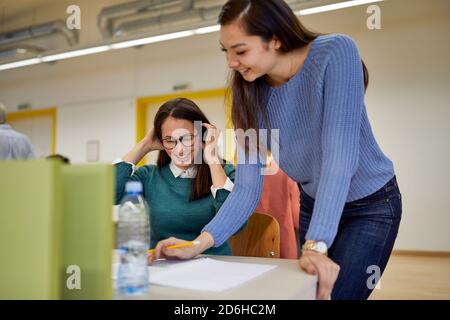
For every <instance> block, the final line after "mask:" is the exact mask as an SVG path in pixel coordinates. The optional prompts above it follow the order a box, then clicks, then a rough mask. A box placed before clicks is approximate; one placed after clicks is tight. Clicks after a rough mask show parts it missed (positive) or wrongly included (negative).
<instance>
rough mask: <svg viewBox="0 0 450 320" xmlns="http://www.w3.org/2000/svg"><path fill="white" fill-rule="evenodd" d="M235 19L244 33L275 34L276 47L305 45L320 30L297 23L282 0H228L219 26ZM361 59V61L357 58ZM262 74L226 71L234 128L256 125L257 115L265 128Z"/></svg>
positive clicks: (284, 49) (266, 37) (366, 80)
mask: <svg viewBox="0 0 450 320" xmlns="http://www.w3.org/2000/svg"><path fill="white" fill-rule="evenodd" d="M235 21H237V22H239V23H240V24H241V25H242V27H243V28H244V30H245V31H246V32H247V34H248V35H251V36H259V37H261V38H262V39H263V41H265V42H270V41H271V40H272V39H273V38H274V37H276V38H277V39H278V40H279V41H280V43H281V48H280V50H281V51H282V52H284V53H287V52H291V51H293V50H295V49H300V48H303V47H305V46H307V45H308V44H309V43H310V42H312V41H313V40H314V39H315V38H317V37H318V36H319V35H320V34H319V33H314V32H312V31H310V30H308V29H307V28H306V27H305V26H303V25H302V24H301V22H300V21H299V19H298V18H297V16H296V15H295V14H294V12H293V11H292V9H291V8H290V7H289V5H288V4H287V3H286V2H284V1H283V0H228V1H227V2H226V3H225V4H224V5H223V7H222V10H221V12H220V15H219V20H218V22H219V24H220V25H221V26H224V25H228V24H231V23H233V22H235ZM361 62H362V61H361ZM362 66H363V71H364V87H365V88H367V86H368V84H369V73H368V70H367V68H366V66H365V64H364V62H362ZM264 82H265V80H264V79H263V77H260V78H258V79H256V80H255V81H254V82H247V81H245V79H244V78H243V77H242V75H241V74H240V73H239V72H237V71H232V72H231V74H230V88H229V90H231V95H232V111H231V118H232V121H233V125H234V128H235V129H243V130H244V131H245V130H248V129H255V130H257V129H258V118H257V115H261V117H262V119H261V120H262V121H263V123H264V125H265V127H266V128H268V122H267V115H266V112H265V103H266V101H265V98H266V97H265V90H264Z"/></svg>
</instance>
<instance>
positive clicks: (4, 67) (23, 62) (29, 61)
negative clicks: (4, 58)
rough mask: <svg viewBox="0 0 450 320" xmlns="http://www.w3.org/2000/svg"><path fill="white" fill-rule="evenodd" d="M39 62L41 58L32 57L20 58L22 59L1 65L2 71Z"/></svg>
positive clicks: (0, 69)
mask: <svg viewBox="0 0 450 320" xmlns="http://www.w3.org/2000/svg"><path fill="white" fill-rule="evenodd" d="M38 63H41V59H40V58H32V59H26V60H20V61H16V62H11V63H5V64H1V65H0V71H2V70H8V69H14V68H20V67H25V66H30V65H32V64H38Z"/></svg>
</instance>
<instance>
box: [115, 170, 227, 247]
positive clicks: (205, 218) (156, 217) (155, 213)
mask: <svg viewBox="0 0 450 320" xmlns="http://www.w3.org/2000/svg"><path fill="white" fill-rule="evenodd" d="M115 167H116V199H115V202H116V204H118V203H119V202H120V200H121V199H122V197H123V196H124V194H125V184H126V183H127V181H140V182H142V185H143V191H144V197H145V199H146V200H147V202H148V204H149V207H150V226H151V242H150V247H151V248H154V247H155V246H156V243H157V242H158V241H160V240H163V239H166V238H169V237H175V238H179V239H183V240H188V241H190V240H194V239H195V238H196V237H197V236H198V235H199V234H200V233H201V231H202V229H203V227H204V226H205V225H207V224H208V223H209V222H210V221H211V220H212V219H213V218H214V216H215V215H216V213H217V211H219V209H220V207H221V206H222V204H223V203H224V201H225V199H226V198H227V197H228V195H229V194H230V192H229V191H227V190H225V189H219V190H217V193H216V198H214V197H213V196H212V194H209V195H208V196H205V197H203V198H201V199H198V200H195V201H189V199H190V196H191V183H192V179H189V178H175V177H174V176H173V174H172V171H171V170H170V168H169V165H166V166H164V167H162V168H158V167H157V166H155V165H146V166H143V167H141V168H139V169H138V170H136V171H135V173H134V174H133V175H131V173H132V166H131V165H130V164H128V163H125V162H121V163H118V164H116V165H115ZM224 170H225V174H226V175H227V176H228V178H230V180H231V181H233V182H234V173H235V169H234V167H233V166H232V165H229V164H226V165H225V166H224ZM204 253H205V254H215V255H231V249H230V247H229V245H228V242H224V244H223V245H221V246H219V247H213V248H210V249H208V250H206V251H205V252H204Z"/></svg>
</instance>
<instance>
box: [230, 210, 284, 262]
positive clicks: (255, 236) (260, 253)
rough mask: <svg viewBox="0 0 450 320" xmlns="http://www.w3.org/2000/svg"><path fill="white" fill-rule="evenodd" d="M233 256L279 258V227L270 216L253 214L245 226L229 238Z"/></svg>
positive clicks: (260, 213) (258, 213)
mask: <svg viewBox="0 0 450 320" xmlns="http://www.w3.org/2000/svg"><path fill="white" fill-rule="evenodd" d="M229 244H230V246H231V250H232V252H233V255H234V256H246V257H263V258H279V257H280V226H279V224H278V221H277V220H276V219H275V218H274V217H272V216H271V215H269V214H267V213H263V212H254V213H253V214H252V216H251V217H250V219H249V220H248V223H247V226H246V227H245V228H244V229H243V230H242V231H241V232H239V233H238V234H236V235H234V236H233V237H231V238H230V240H229Z"/></svg>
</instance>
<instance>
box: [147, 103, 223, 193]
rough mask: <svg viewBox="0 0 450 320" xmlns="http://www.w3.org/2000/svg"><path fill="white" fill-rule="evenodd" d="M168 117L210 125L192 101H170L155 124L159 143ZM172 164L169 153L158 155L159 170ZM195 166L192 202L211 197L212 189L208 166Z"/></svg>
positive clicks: (205, 164) (160, 111)
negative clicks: (195, 173)
mask: <svg viewBox="0 0 450 320" xmlns="http://www.w3.org/2000/svg"><path fill="white" fill-rule="evenodd" d="M168 117H172V118H176V119H183V120H187V121H191V122H194V121H201V122H202V123H208V124H209V123H210V122H209V120H208V118H207V117H206V116H205V114H204V113H203V111H202V110H201V109H200V108H199V107H198V106H197V105H196V104H195V103H194V102H193V101H192V100H189V99H186V98H176V99H172V100H169V101H167V102H166V103H164V104H163V105H162V106H161V107H160V108H159V109H158V112H157V113H156V116H155V120H154V123H153V126H154V128H155V134H156V137H157V138H158V139H159V141H162V125H163V123H164V121H166V119H167V118H168ZM199 136H201V134H199ZM202 152H203V150H202ZM202 155H203V153H202ZM202 159H203V157H202ZM170 162H171V159H170V157H169V155H168V154H167V152H166V151H164V150H161V151H160V152H159V154H158V160H157V166H158V168H162V167H164V166H166V165H168V164H169V163H170ZM222 163H223V161H222ZM194 166H196V167H197V175H196V177H195V179H193V180H192V188H191V189H192V192H191V198H190V199H191V201H194V200H197V199H200V198H203V197H205V196H207V195H209V194H210V187H211V185H212V178H211V172H210V170H209V166H208V164H207V163H205V162H204V161H202V163H201V164H194Z"/></svg>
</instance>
